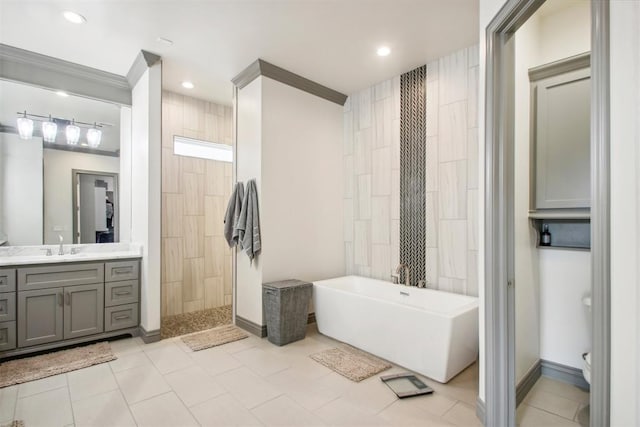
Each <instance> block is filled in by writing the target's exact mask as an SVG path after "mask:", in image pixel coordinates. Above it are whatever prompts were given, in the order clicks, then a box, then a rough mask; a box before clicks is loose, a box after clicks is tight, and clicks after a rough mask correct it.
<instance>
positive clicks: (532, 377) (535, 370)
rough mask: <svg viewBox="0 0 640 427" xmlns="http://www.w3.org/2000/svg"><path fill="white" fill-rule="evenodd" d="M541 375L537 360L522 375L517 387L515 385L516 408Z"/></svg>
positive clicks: (539, 362) (540, 366)
mask: <svg viewBox="0 0 640 427" xmlns="http://www.w3.org/2000/svg"><path fill="white" fill-rule="evenodd" d="M541 375H542V364H541V361H540V360H538V361H536V363H535V364H534V365H533V366H532V367H531V369H529V371H528V372H527V373H526V374H525V375H524V377H523V378H522V379H521V380H520V382H519V383H518V385H516V407H517V406H518V405H520V403H522V401H523V400H524V398H525V397H526V396H527V394H529V392H530V391H531V389H532V388H533V386H534V384H535V383H536V381H538V378H540V376H541Z"/></svg>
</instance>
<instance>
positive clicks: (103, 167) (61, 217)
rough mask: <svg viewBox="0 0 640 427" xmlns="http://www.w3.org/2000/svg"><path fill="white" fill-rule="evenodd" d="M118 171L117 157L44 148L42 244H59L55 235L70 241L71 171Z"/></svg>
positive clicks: (71, 227) (118, 159)
mask: <svg viewBox="0 0 640 427" xmlns="http://www.w3.org/2000/svg"><path fill="white" fill-rule="evenodd" d="M73 169H81V170H88V171H97V172H110V173H118V172H120V158H119V157H110V156H98V155H95V154H86V153H76V152H72V151H63V150H53V149H45V150H44V212H45V216H44V243H45V244H56V243H58V235H61V236H62V237H63V238H64V242H65V243H72V242H73V185H72V179H73V178H72V170H73Z"/></svg>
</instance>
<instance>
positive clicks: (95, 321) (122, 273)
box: [0, 244, 140, 359]
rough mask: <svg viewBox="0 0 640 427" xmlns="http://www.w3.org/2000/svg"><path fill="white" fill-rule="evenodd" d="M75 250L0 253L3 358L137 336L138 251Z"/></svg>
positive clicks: (0, 343)
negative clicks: (97, 340) (126, 335)
mask: <svg viewBox="0 0 640 427" xmlns="http://www.w3.org/2000/svg"><path fill="white" fill-rule="evenodd" d="M36 249H38V252H36ZM70 249H71V247H65V251H66V252H67V253H66V254H65V255H53V253H56V252H54V251H55V250H57V248H47V247H12V248H7V250H4V248H3V249H2V250H1V251H0V359H2V358H6V357H9V356H15V355H20V354H26V353H31V352H36V351H42V350H49V349H53V348H56V347H62V346H67V345H71V344H78V343H82V342H87V341H93V340H96V339H100V338H108V337H112V336H117V335H123V334H129V335H133V336H135V335H137V334H138V326H139V312H140V250H139V248H137V247H135V246H134V245H127V244H112V245H73V249H74V251H73V253H69V252H71V251H70ZM45 251H46V252H45ZM47 253H48V254H51V255H47Z"/></svg>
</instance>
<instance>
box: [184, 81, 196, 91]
mask: <svg viewBox="0 0 640 427" xmlns="http://www.w3.org/2000/svg"><path fill="white" fill-rule="evenodd" d="M182 87H183V88H185V89H193V88H194V85H193V83H191V82H190V81H184V82H182Z"/></svg>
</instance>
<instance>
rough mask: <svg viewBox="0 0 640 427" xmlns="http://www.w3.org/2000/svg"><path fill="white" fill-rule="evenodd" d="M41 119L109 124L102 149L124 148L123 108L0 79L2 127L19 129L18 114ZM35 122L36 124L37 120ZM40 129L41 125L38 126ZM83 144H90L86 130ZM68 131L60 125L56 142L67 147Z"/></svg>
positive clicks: (83, 130)
mask: <svg viewBox="0 0 640 427" xmlns="http://www.w3.org/2000/svg"><path fill="white" fill-rule="evenodd" d="M25 110H26V111H27V113H30V114H37V115H40V116H47V115H51V116H52V117H56V118H60V119H67V120H71V119H75V120H77V121H81V122H85V123H105V124H107V123H108V124H109V125H112V126H107V125H105V126H103V127H102V128H101V130H102V140H101V143H100V147H99V149H100V150H103V151H117V150H119V149H120V106H118V105H115V104H110V103H108V102H102V101H96V100H93V99H89V98H82V97H79V96H73V95H70V96H68V97H61V96H59V95H57V94H56V93H55V92H54V91H51V90H48V89H41V88H38V87H34V86H29V85H24V84H20V83H14V82H9V81H3V80H0V125H3V126H8V127H14V128H15V127H16V119H17V118H18V115H17V114H16V113H17V112H18V111H25ZM34 122H35V121H34ZM34 129H40V123H39V122H35V123H34ZM81 129H82V132H81V136H80V142H79V143H80V145H83V144H86V136H85V132H86V128H84V127H83V128H81ZM63 132H64V130H62V129H61V128H60V126H58V139H57V140H56V143H58V144H66V142H65V141H64V139H63V138H64V137H63V135H64V133H63Z"/></svg>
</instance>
